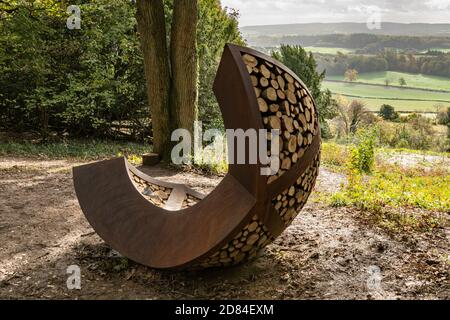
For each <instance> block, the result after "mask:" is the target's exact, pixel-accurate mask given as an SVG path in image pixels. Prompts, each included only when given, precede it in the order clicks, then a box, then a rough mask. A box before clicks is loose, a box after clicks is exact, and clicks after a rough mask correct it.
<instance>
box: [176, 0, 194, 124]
mask: <svg viewBox="0 0 450 320" xmlns="http://www.w3.org/2000/svg"><path fill="white" fill-rule="evenodd" d="M197 21H198V3H197V0H178V1H174V11H173V21H172V30H171V38H170V62H171V67H172V69H171V70H172V88H171V111H172V112H173V116H174V117H173V120H174V121H175V123H174V125H176V128H183V129H187V130H189V131H190V132H193V124H194V121H195V120H196V119H197V113H198V107H197V103H198V90H197V86H198V66H197V50H196V45H197V44H196V38H197V36H196V35H197Z"/></svg>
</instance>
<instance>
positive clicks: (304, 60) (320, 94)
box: [272, 45, 336, 138]
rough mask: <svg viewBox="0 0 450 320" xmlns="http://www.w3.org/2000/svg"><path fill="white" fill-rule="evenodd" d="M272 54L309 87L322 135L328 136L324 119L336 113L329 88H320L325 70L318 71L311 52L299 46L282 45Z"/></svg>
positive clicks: (327, 127) (327, 128)
mask: <svg viewBox="0 0 450 320" xmlns="http://www.w3.org/2000/svg"><path fill="white" fill-rule="evenodd" d="M272 56H273V57H274V58H275V59H277V60H279V61H281V62H282V63H283V64H284V65H286V66H287V67H288V68H290V69H291V70H292V71H294V72H295V73H296V74H297V75H298V76H299V77H300V79H301V80H302V81H303V82H304V83H305V85H306V86H307V87H308V88H309V90H310V91H311V94H312V96H313V97H314V100H315V102H316V105H317V110H318V113H319V121H320V126H321V130H322V136H323V137H325V138H327V137H329V126H328V123H327V122H326V119H332V118H333V117H334V116H335V115H336V101H335V100H334V99H333V98H332V95H331V92H330V90H323V89H322V81H323V80H324V79H325V71H323V72H321V73H319V72H318V71H317V62H316V60H315V58H314V56H313V54H312V53H311V52H307V51H306V50H305V49H304V48H302V47H300V46H289V45H282V46H281V47H280V50H279V51H275V52H273V53H272Z"/></svg>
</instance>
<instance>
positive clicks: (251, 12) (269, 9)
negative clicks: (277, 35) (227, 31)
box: [222, 0, 450, 26]
mask: <svg viewBox="0 0 450 320" xmlns="http://www.w3.org/2000/svg"><path fill="white" fill-rule="evenodd" d="M222 4H223V5H224V6H227V7H231V8H235V9H238V10H239V12H240V15H241V17H240V25H241V26H248V25H264V24H286V23H309V22H367V19H368V16H370V15H371V14H372V12H374V10H376V7H378V8H379V10H380V11H381V17H382V21H384V22H405V23H411V22H428V23H450V0H394V1H392V0H391V1H388V0H222ZM375 6H376V7H375Z"/></svg>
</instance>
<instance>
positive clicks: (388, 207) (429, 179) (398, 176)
mask: <svg viewBox="0 0 450 320" xmlns="http://www.w3.org/2000/svg"><path fill="white" fill-rule="evenodd" d="M348 179H349V181H348V185H347V186H345V187H344V188H343V190H342V191H339V192H337V193H335V194H333V195H332V196H331V197H329V203H330V205H332V206H334V207H344V206H354V207H357V208H359V209H361V210H364V212H365V213H367V214H369V215H370V214H372V216H371V218H374V219H375V220H376V221H377V222H378V223H379V224H381V225H382V226H385V227H388V228H389V229H393V230H403V229H405V228H406V229H414V230H424V231H430V230H432V229H434V228H438V227H440V226H442V225H443V224H444V223H445V222H444V219H442V218H440V216H439V214H431V213H429V212H418V213H409V214H408V213H405V211H398V210H396V209H395V208H402V207H406V208H417V209H422V210H429V211H435V212H444V213H445V212H448V211H449V210H450V189H449V188H448V185H449V184H450V175H449V172H448V171H446V170H445V169H441V168H434V169H432V170H421V169H401V168H399V167H396V166H387V167H379V168H378V169H377V170H376V172H375V173H374V174H373V175H372V176H370V177H363V176H362V175H360V174H359V173H357V172H351V173H350V174H349V176H348Z"/></svg>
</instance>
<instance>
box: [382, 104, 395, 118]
mask: <svg viewBox="0 0 450 320" xmlns="http://www.w3.org/2000/svg"><path fill="white" fill-rule="evenodd" d="M380 117H382V118H383V119H384V120H387V121H395V120H398V119H399V114H398V112H396V111H395V109H394V107H393V106H390V105H388V104H383V105H382V106H381V108H380Z"/></svg>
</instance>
